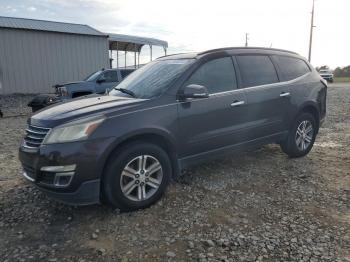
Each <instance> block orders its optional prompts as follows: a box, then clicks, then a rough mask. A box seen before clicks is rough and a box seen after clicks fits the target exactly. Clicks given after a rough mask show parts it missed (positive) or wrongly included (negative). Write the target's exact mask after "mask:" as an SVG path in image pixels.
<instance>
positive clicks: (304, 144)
mask: <svg viewBox="0 0 350 262" xmlns="http://www.w3.org/2000/svg"><path fill="white" fill-rule="evenodd" d="M313 135H314V128H313V126H312V123H311V122H310V121H309V120H304V121H302V122H301V123H300V124H299V126H298V128H297V131H296V134H295V143H296V145H297V147H298V149H299V150H300V151H305V150H306V149H308V148H309V146H310V145H311V142H312V138H313Z"/></svg>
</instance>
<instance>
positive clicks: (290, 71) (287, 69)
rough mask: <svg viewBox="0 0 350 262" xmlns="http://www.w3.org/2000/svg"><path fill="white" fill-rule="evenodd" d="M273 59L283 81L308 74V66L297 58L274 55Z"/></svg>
mask: <svg viewBox="0 0 350 262" xmlns="http://www.w3.org/2000/svg"><path fill="white" fill-rule="evenodd" d="M274 58H275V59H276V62H277V64H278V67H279V69H280V70H281V73H282V75H283V78H284V79H283V80H285V81H289V80H292V79H295V78H298V77H300V76H303V75H305V74H307V73H309V72H310V68H309V66H308V65H307V64H306V63H305V61H303V60H301V59H299V58H295V57H289V56H280V55H276V56H274Z"/></svg>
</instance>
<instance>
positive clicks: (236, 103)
mask: <svg viewBox="0 0 350 262" xmlns="http://www.w3.org/2000/svg"><path fill="white" fill-rule="evenodd" d="M240 105H244V101H234V102H233V103H232V104H231V106H232V107H234V106H240Z"/></svg>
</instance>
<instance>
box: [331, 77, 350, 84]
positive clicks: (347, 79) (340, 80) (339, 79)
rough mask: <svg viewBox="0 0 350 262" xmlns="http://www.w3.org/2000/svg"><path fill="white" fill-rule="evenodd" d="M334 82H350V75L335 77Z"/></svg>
mask: <svg viewBox="0 0 350 262" xmlns="http://www.w3.org/2000/svg"><path fill="white" fill-rule="evenodd" d="M334 82H335V83H344V82H350V77H335V78H334Z"/></svg>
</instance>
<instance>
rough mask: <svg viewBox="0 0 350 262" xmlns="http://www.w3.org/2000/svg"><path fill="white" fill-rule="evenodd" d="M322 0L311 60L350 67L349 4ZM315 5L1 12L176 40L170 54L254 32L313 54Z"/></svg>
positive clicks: (35, 2) (13, 4)
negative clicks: (309, 43) (313, 6)
mask: <svg viewBox="0 0 350 262" xmlns="http://www.w3.org/2000/svg"><path fill="white" fill-rule="evenodd" d="M315 4H316V9H315V25H316V28H315V30H314V45H313V55H312V64H313V65H314V66H319V65H323V64H327V65H329V66H331V67H332V68H334V67H336V66H346V65H349V64H350V52H349V47H350V26H349V25H350V14H349V12H350V1H349V0H333V1H330V0H316V2H315ZM311 5H312V0H264V1H262V0H227V1H226V0H216V1H203V0H202V1H190V0H173V1H168V0H140V1H137V0H133V1H130V0H129V1H128V0H42V1H39V0H26V1H25V0H1V2H0V15H2V16H14V17H25V18H34V19H44V20H53V21H63V22H73V23H82V24H88V25H91V26H93V27H95V28H96V29H98V30H100V31H103V32H110V33H122V34H132V35H139V36H148V37H155V38H160V39H163V40H167V41H168V42H169V47H170V48H169V52H170V53H174V52H184V51H203V50H206V49H210V48H218V47H225V46H243V45H244V41H245V33H246V32H248V33H249V45H250V46H265V47H270V46H272V47H275V48H283V49H288V50H292V51H296V52H298V53H299V54H301V55H303V56H305V57H306V56H307V54H308V42H309V31H310V12H311ZM146 51H147V50H144V51H143V54H145V53H146ZM156 53H159V54H161V53H160V50H159V52H157V51H156ZM143 59H145V58H143ZM141 61H142V60H141Z"/></svg>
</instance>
